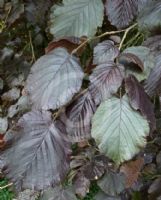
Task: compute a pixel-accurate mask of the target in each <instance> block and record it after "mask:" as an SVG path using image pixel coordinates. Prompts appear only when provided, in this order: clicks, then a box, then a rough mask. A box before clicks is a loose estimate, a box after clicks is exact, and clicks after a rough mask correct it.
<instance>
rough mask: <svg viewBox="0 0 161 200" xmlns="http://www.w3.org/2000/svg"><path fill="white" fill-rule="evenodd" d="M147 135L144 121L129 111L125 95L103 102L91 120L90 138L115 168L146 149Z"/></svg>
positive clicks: (147, 130)
mask: <svg viewBox="0 0 161 200" xmlns="http://www.w3.org/2000/svg"><path fill="white" fill-rule="evenodd" d="M148 134H149V125H148V122H147V120H145V119H144V118H143V117H142V116H141V115H140V114H139V113H138V112H136V111H134V110H133V109H132V108H131V107H130V105H129V102H128V98H127V96H126V95H125V96H124V97H123V98H122V99H118V98H116V97H112V98H111V99H108V100H106V101H104V102H103V103H101V105H100V106H99V107H98V109H97V111H96V113H95V115H94V117H93V123H92V136H93V138H94V139H95V140H96V143H97V144H98V146H99V149H100V151H101V152H103V153H105V154H106V155H107V156H108V157H109V158H111V159H113V160H114V161H115V162H116V163H117V164H120V163H121V162H123V161H125V160H129V159H131V158H132V157H133V156H134V155H135V154H136V153H138V152H139V151H140V148H141V147H144V146H145V144H146V139H145V137H146V136H147V135H148ZM111 144H112V145H111Z"/></svg>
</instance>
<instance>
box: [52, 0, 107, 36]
mask: <svg viewBox="0 0 161 200" xmlns="http://www.w3.org/2000/svg"><path fill="white" fill-rule="evenodd" d="M96 13H97V14H96ZM103 15H104V8H103V3H102V1H98V0H79V1H78V0H63V5H62V6H53V8H52V10H51V15H50V21H51V27H50V32H51V34H53V35H54V36H55V37H56V38H58V37H59V38H60V37H64V36H76V37H81V36H87V37H89V36H93V35H95V33H96V31H97V27H98V26H100V27H101V26H102V22H103Z"/></svg>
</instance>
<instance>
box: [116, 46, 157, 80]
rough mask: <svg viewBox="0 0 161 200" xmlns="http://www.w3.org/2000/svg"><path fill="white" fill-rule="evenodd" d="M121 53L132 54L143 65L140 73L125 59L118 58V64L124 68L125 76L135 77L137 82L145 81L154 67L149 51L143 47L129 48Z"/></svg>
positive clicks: (152, 57)
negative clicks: (131, 75)
mask: <svg viewBox="0 0 161 200" xmlns="http://www.w3.org/2000/svg"><path fill="white" fill-rule="evenodd" d="M123 53H126V54H127V53H130V54H134V55H135V56H136V57H138V59H139V60H140V61H141V62H142V63H143V65H144V70H143V71H141V70H138V67H137V66H133V65H131V64H130V63H129V62H127V59H123V58H120V60H119V62H120V63H121V64H123V65H124V66H125V67H126V74H133V75H135V77H136V78H137V79H138V80H139V81H142V80H144V79H147V78H148V76H149V74H150V71H151V70H152V69H153V67H154V65H155V58H154V56H153V54H152V53H151V51H150V49H149V48H147V47H143V46H136V47H129V48H127V49H125V51H124V52H123ZM137 62H138V61H137ZM139 63H140V62H139ZM139 63H138V64H139Z"/></svg>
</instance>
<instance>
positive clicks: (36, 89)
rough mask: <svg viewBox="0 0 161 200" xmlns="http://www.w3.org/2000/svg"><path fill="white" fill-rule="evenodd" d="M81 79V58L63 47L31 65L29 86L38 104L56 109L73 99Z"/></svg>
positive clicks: (33, 100)
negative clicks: (79, 59)
mask: <svg viewBox="0 0 161 200" xmlns="http://www.w3.org/2000/svg"><path fill="white" fill-rule="evenodd" d="M82 79H83V72H82V70H81V68H80V64H79V61H78V59H77V58H76V57H74V56H71V55H70V54H69V53H68V52H67V50H66V49H64V48H56V49H54V50H53V51H51V52H50V53H48V54H46V55H44V56H42V57H41V58H40V59H38V60H37V61H36V63H35V64H34V65H33V66H32V69H31V73H30V75H29V76H28V79H27V85H26V89H27V90H28V92H29V95H30V98H31V101H32V103H33V106H34V107H35V108H37V109H44V110H48V109H56V108H59V107H60V106H62V105H64V104H66V103H67V102H68V101H70V100H71V99H72V97H73V95H74V94H75V93H76V92H78V90H79V89H80V87H81V84H82Z"/></svg>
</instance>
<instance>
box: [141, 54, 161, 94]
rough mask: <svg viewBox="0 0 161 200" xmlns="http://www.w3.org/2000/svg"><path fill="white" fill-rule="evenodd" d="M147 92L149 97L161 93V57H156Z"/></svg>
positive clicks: (146, 84) (147, 81)
mask: <svg viewBox="0 0 161 200" xmlns="http://www.w3.org/2000/svg"><path fill="white" fill-rule="evenodd" d="M145 90H146V92H147V93H148V95H149V96H153V95H155V93H156V92H158V93H160V91H161V55H159V56H157V57H156V64H155V67H154V68H153V69H152V71H151V73H150V75H149V77H148V79H147V80H146V83H145Z"/></svg>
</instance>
